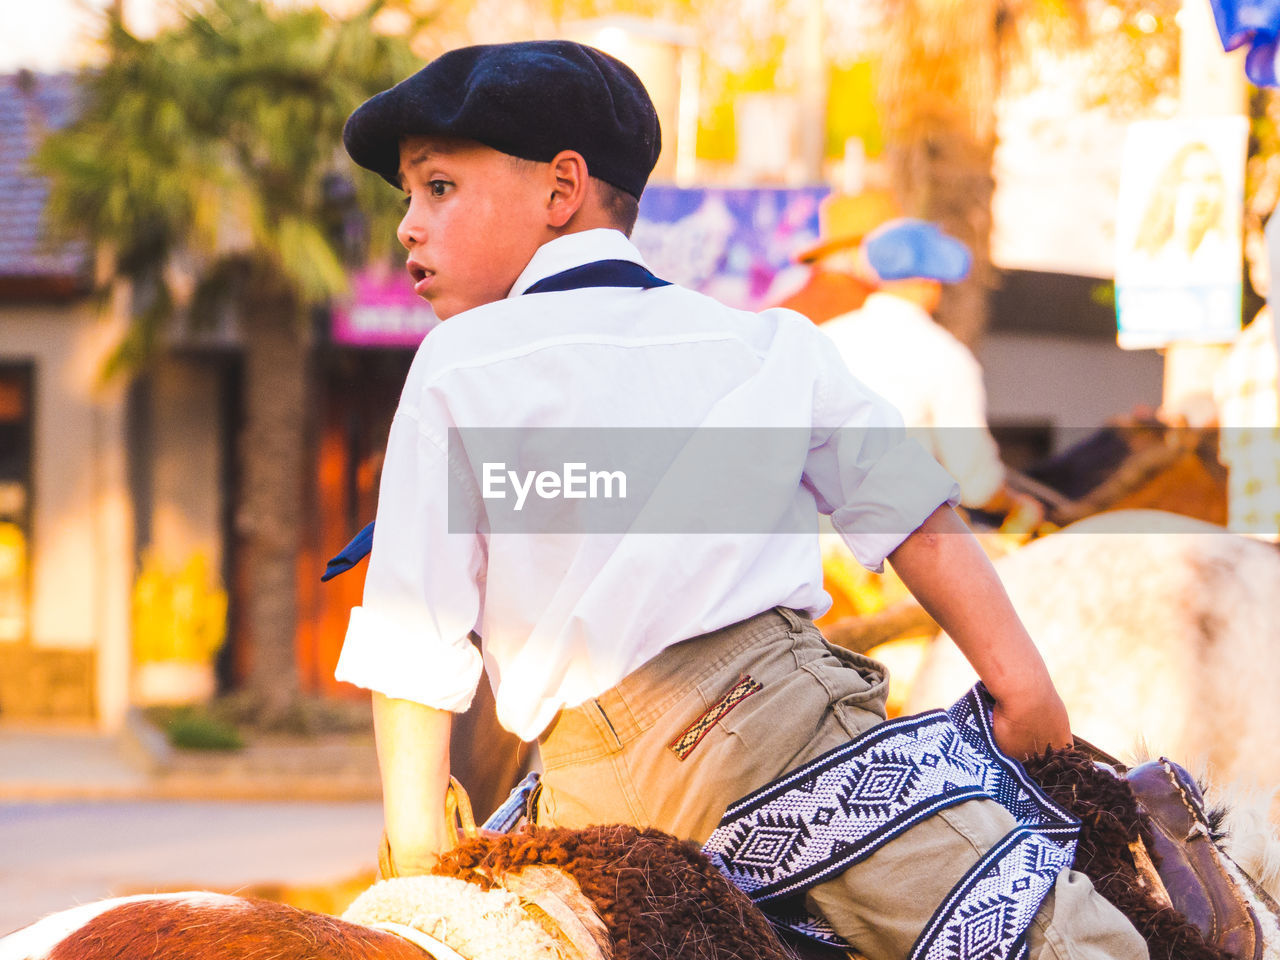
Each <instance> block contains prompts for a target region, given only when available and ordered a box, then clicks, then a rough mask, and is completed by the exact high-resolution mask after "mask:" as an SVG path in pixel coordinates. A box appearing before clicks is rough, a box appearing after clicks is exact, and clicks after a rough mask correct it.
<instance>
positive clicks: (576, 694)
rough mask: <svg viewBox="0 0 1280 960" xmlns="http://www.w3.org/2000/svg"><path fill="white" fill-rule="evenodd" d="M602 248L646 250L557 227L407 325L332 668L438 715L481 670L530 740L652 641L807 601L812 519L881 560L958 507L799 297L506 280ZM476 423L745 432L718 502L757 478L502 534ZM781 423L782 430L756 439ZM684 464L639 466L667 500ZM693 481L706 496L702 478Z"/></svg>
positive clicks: (602, 233)
mask: <svg viewBox="0 0 1280 960" xmlns="http://www.w3.org/2000/svg"><path fill="white" fill-rule="evenodd" d="M605 259H618V260H630V261H634V262H637V263H641V262H642V261H641V258H640V255H639V253H638V251H637V250H636V249H635V247H634V246H633V245H632V244H631V242H630V241H629V240H628V239H627V238H626V237H625V236H623V234H621V233H620V232H617V231H614V230H590V231H585V232H582V233H575V234H570V235H567V236H564V237H560V238H558V239H556V240H553V241H551V242H550V243H548V244H546V245H544V246H543V247H541V248H540V249H539V250H538V251H537V253H536V254H535V255H534V257H533V258H532V259H531V260H530V262H529V265H528V267H527V268H526V269H525V270H524V272H523V273H522V274H521V275H520V277H519V279H518V280H517V281H516V283H515V285H514V286H513V287H512V289H511V292H510V295H509V297H508V298H507V299H505V300H501V301H498V302H496V303H490V304H486V305H484V306H481V307H477V308H475V309H473V310H469V311H466V312H464V313H461V314H458V315H457V316H454V317H453V318H451V319H449V320H447V321H446V322H445V323H443V324H441V325H440V326H439V327H438V328H436V329H435V330H433V331H432V332H431V333H430V334H429V335H428V336H427V338H426V339H425V340H424V342H423V344H422V346H421V348H420V349H419V350H418V354H417V356H416V358H415V359H414V362H413V366H412V368H411V370H410V372H409V376H408V378H407V380H406V383H405V388H404V392H403V394H402V396H401V399H400V405H399V408H398V409H397V411H396V415H395V419H394V421H393V423H392V426H391V433H390V437H389V439H388V442H387V455H386V459H385V461H384V465H383V474H382V485H381V489H380V493H379V502H378V513H377V526H376V528H375V534H374V540H373V552H372V554H371V556H370V560H369V570H368V574H367V577H366V581H365V592H364V600H363V605H362V606H360V607H356V608H355V609H353V610H352V611H351V621H350V625H349V627H348V630H347V636H346V641H345V644H344V646H343V650H342V655H341V658H340V660H339V663H338V668H337V673H336V675H337V677H338V679H340V680H345V681H348V682H350V683H354V684H357V685H359V686H363V687H367V688H370V689H373V690H377V691H380V692H382V693H383V694H385V695H387V696H390V697H396V698H402V699H408V700H414V701H417V702H420V703H424V704H427V705H429V706H433V707H438V708H441V709H446V710H455V711H457V710H464V709H466V708H467V706H468V705H469V704H470V701H471V697H472V696H473V694H474V692H475V687H476V684H477V683H478V682H479V677H480V672H481V668H482V665H483V667H484V668H485V670H486V671H487V673H488V676H489V681H490V683H491V684H492V685H493V689H494V693H495V698H496V701H497V712H498V718H499V720H500V721H501V723H502V724H503V726H505V727H506V728H507V729H509V730H511V731H513V732H514V733H516V734H517V735H519V736H521V737H523V738H525V739H527V740H531V739H534V738H536V737H537V735H538V734H539V733H540V732H541V731H542V730H543V729H544V728H545V727H546V726H547V724H548V723H550V721H551V720H552V719H553V718H554V716H555V714H556V712H557V711H559V710H560V709H561V708H562V707H565V706H572V705H576V704H579V703H582V702H584V701H586V700H588V699H590V698H592V697H595V696H598V695H599V694H600V693H602V692H604V691H605V690H607V689H609V688H610V687H612V686H614V685H616V684H617V683H618V682H619V681H620V680H622V678H623V677H625V676H626V675H627V674H628V673H630V672H631V671H633V670H635V669H636V668H637V667H639V666H640V665H641V664H643V663H645V662H646V661H647V660H649V659H651V658H652V657H653V656H655V655H656V654H658V653H659V652H661V651H662V650H663V649H664V648H665V647H667V646H670V645H671V644H674V643H676V642H679V641H681V640H685V639H688V638H690V637H694V636H698V635H700V634H703V633H707V632H709V631H712V630H716V629H719V628H721V627H724V626H727V625H729V624H732V623H736V622H738V621H740V620H744V619H746V618H748V617H751V616H754V615H755V614H758V613H760V612H762V611H764V610H768V609H770V608H771V607H774V606H777V605H784V606H788V607H792V608H794V609H798V610H804V611H807V612H808V613H809V614H811V615H814V616H817V615H820V614H821V613H823V612H824V611H825V610H826V609H827V608H828V607H829V605H830V598H829V597H828V596H827V594H826V592H825V591H824V590H823V588H822V566H821V561H820V556H819V548H818V537H817V523H818V514H819V513H823V514H830V515H831V517H832V522H833V524H834V526H835V528H836V529H837V530H838V531H839V532H840V533H841V534H842V535H843V536H844V537H845V539H846V540H847V542H848V543H849V545H850V547H851V548H852V550H853V552H854V553H855V555H856V556H857V557H858V559H859V561H860V562H862V563H863V564H865V565H867V566H868V567H872V568H878V567H880V566H881V564H882V563H883V560H884V558H885V556H886V555H887V554H888V553H890V552H891V551H892V550H893V549H894V548H896V547H897V546H898V544H899V543H901V541H902V540H904V539H905V538H906V536H907V535H908V534H909V533H910V532H911V531H912V530H914V529H915V528H916V527H917V526H919V524H920V523H921V522H923V520H924V519H925V518H926V517H927V516H928V515H929V514H930V513H932V512H933V510H935V509H936V508H937V507H938V506H939V505H940V504H941V503H943V502H947V501H948V500H950V501H951V502H955V498H956V496H957V495H958V491H957V489H956V487H955V484H954V482H953V481H952V480H951V478H950V477H949V476H948V475H947V474H946V473H945V471H943V470H942V468H941V467H939V466H938V464H937V462H936V461H935V460H933V458H932V457H930V456H929V455H928V454H927V453H925V452H924V450H923V448H921V447H920V446H919V445H918V444H916V443H914V442H912V441H910V440H907V439H906V438H905V435H904V433H903V431H902V427H901V421H900V419H899V417H898V415H897V413H896V412H895V411H894V410H893V409H892V408H891V407H890V406H889V405H888V404H886V403H884V402H883V401H882V400H880V399H879V398H878V397H877V396H875V395H874V394H873V393H871V392H870V391H868V390H867V389H866V388H865V387H863V386H862V385H861V384H859V383H858V382H857V381H855V380H854V379H853V378H852V376H851V375H850V374H849V372H848V370H847V369H846V368H845V366H844V364H843V362H842V361H841V359H840V357H839V354H838V353H837V352H836V350H835V349H834V348H833V347H832V345H831V344H830V342H829V341H828V340H827V339H826V338H825V337H824V336H823V335H822V334H821V333H819V332H818V331H817V330H816V329H815V328H814V326H813V324H812V323H810V322H809V321H808V320H807V319H805V318H804V317H802V316H800V315H799V314H796V313H793V312H791V311H787V310H769V311H765V312H764V313H760V314H755V313H749V312H744V311H740V310H733V309H730V308H728V307H726V306H724V305H722V304H720V303H718V302H716V301H714V300H711V299H709V298H707V297H704V296H702V295H700V294H697V293H694V292H692V291H690V290H686V289H683V288H681V287H678V286H665V287H659V288H655V289H649V290H640V289H635V288H618V287H593V288H586V289H577V290H569V291H564V292H555V293H535V294H529V295H527V296H522V295H521V294H523V292H524V291H525V290H526V289H527V288H528V287H529V286H530V285H532V284H533V283H535V282H536V281H538V280H540V279H542V278H544V277H548V276H551V275H553V274H556V273H559V272H561V271H563V270H566V269H568V268H571V267H575V266H579V265H581V264H585V263H589V262H592V261H595V260H605ZM492 427H500V428H511V432H512V435H514V436H533V435H535V434H537V433H538V431H540V430H542V429H543V428H572V429H573V430H589V429H593V430H594V431H595V432H596V433H604V432H605V431H607V435H608V436H610V437H614V438H621V441H620V442H622V443H623V445H624V446H625V445H626V444H627V443H629V442H630V441H629V440H628V438H629V437H631V436H632V434H629V433H628V432H627V431H628V430H629V429H634V428H649V429H650V430H652V428H665V429H668V430H673V429H684V430H686V431H691V432H692V431H696V432H697V433H698V435H699V436H704V435H708V432H713V431H716V430H717V429H718V428H734V429H738V430H740V431H741V434H740V435H741V436H742V437H743V442H742V443H741V444H738V445H737V447H736V448H735V449H734V450H731V451H729V454H728V457H727V459H730V460H735V458H736V460H737V461H740V463H741V465H743V467H742V469H739V468H738V467H739V464H738V463H737V462H735V464H734V469H733V472H731V473H728V474H724V475H722V476H727V477H728V481H727V482H726V484H725V494H726V497H729V494H730V492H731V491H729V490H728V489H727V488H728V486H730V485H734V484H736V483H737V481H738V479H739V478H741V479H742V482H743V483H746V484H748V485H750V484H752V483H755V484H756V486H754V487H752V488H751V489H752V493H751V496H750V498H749V502H750V506H751V517H750V521H751V522H750V523H749V524H747V525H746V526H745V527H744V526H743V524H742V523H740V522H738V523H735V522H734V520H733V519H729V520H727V521H724V518H720V519H717V520H714V521H713V520H708V521H706V522H704V523H699V522H696V521H695V522H693V523H688V522H687V520H686V521H684V522H682V525H681V526H680V527H679V529H670V530H664V529H662V528H661V524H659V525H658V527H656V528H655V527H650V529H656V530H657V532H645V533H635V532H632V533H627V532H626V529H625V525H620V526H619V527H618V528H617V529H603V530H600V529H598V525H597V527H590V530H592V531H595V532H580V531H582V530H583V529H584V528H583V527H582V526H581V525H579V526H577V527H575V526H574V524H573V522H572V520H570V521H567V522H566V523H565V525H564V526H562V527H556V528H552V529H545V530H539V531H535V532H522V531H519V530H508V531H505V532H504V531H503V530H500V529H499V528H500V526H501V523H502V522H505V521H499V520H498V519H496V517H497V515H496V514H495V513H494V508H495V503H494V501H492V500H490V499H488V498H487V497H486V496H485V494H487V493H490V492H492V490H490V489H489V487H486V486H485V482H486V481H485V480H484V479H483V478H482V477H481V473H482V472H483V470H484V466H483V465H482V464H479V463H476V462H473V461H472V460H470V459H468V456H467V455H466V452H465V448H466V447H467V443H466V438H467V431H468V430H469V429H473V428H492ZM741 428H761V429H762V431H764V432H761V433H758V434H752V432H751V431H749V430H748V431H742V430H741ZM772 428H784V432H783V433H782V434H778V433H776V432H768V431H769V430H770V429H772ZM787 431H789V432H787ZM593 435H594V434H593ZM650 435H651V434H645V436H650ZM656 435H657V436H660V437H661V436H663V434H662V433H661V432H658V433H657V434H656ZM738 435H739V434H732V433H728V432H724V431H722V432H721V433H719V434H716V436H730V437H732V436H738ZM779 435H781V436H783V437H794V436H799V437H800V439H801V442H799V443H794V442H782V443H778V442H773V441H771V440H768V439H767V438H769V437H774V438H776V437H777V436H779ZM635 436H636V437H639V436H640V434H639V433H636V434H635ZM757 436H758V437H761V438H765V439H762V440H761V441H760V442H759V443H758V444H757V443H756V442H755V441H754V440H753V437H757ZM459 438H462V439H461V440H460V439H459ZM695 439H696V438H695ZM451 444H452V446H451ZM689 446H690V447H691V448H694V447H696V444H695V443H693V442H692V441H691V442H690V444H689ZM710 446H711V448H714V449H722V447H717V446H716V445H715V444H711V445H710ZM451 450H452V452H453V455H452V456H451ZM680 452H681V453H686V452H687V451H686V450H683V449H682V450H681V451H680ZM753 456H755V460H753V459H752V457H753ZM675 459H676V460H680V459H681V458H680V457H676V458H675ZM718 465H719V461H718ZM683 468H684V472H683V473H682V472H680V470H678V469H677V466H676V465H675V464H674V463H673V464H672V465H671V466H670V469H667V468H666V467H665V466H663V465H659V466H658V467H657V468H655V470H654V473H655V474H656V476H657V478H658V480H661V479H662V478H663V477H664V476H665V477H666V478H667V479H668V480H670V478H671V477H673V476H675V477H679V478H681V479H680V481H679V482H677V483H670V482H668V484H667V487H666V488H663V487H662V484H661V483H659V484H658V489H661V490H662V492H663V495H664V496H666V497H668V498H670V497H671V493H672V490H671V488H672V487H675V488H676V491H677V493H678V492H679V491H680V490H682V489H683V488H684V481H685V480H687V479H689V478H692V479H693V481H694V482H693V485H694V486H697V470H696V468H695V469H694V470H693V471H692V472H691V471H690V470H689V469H688V464H687V463H685V464H684V465H683ZM712 472H714V471H712ZM762 478H763V479H762ZM490 479H492V478H490ZM565 483H566V489H567V481H565ZM548 489H551V490H552V492H553V493H554V489H553V488H552V487H549V488H548ZM632 495H633V496H635V495H636V494H635V493H634V492H633V494H632ZM654 496H655V497H656V496H657V494H656V493H655V494H654ZM691 496H692V497H694V498H695V500H696V498H697V497H698V496H701V497H703V498H704V500H702V501H699V502H700V503H706V504H709V505H710V506H711V507H712V508H714V506H715V500H714V491H713V492H712V495H711V496H712V498H711V499H705V498H707V496H708V492H707V491H706V490H701V491H697V492H696V493H691ZM560 503H561V505H562V506H563V505H564V504H567V503H569V501H560ZM510 504H511V501H510V500H507V501H504V502H503V504H502V507H503V508H504V509H505V510H506V511H508V512H507V513H506V514H505V515H504V516H505V518H506V519H510V517H511V516H512V514H510V510H511V505H510ZM579 504H585V501H577V502H575V503H574V504H572V505H571V506H572V508H574V509H576V508H577V506H578V505H579ZM640 506H643V504H642V505H640ZM714 512H715V511H714V509H711V510H710V511H709V514H714ZM641 513H643V510H642V511H641ZM553 515H555V516H560V515H559V514H553ZM629 516H630V518H631V520H634V519H635V514H634V513H632V514H630V515H629ZM738 520H741V518H738ZM722 521H723V522H722ZM629 522H630V521H629ZM800 531H806V532H800ZM472 631H474V632H475V633H476V634H478V635H479V636H480V637H481V638H482V644H481V649H480V650H477V649H476V647H475V646H474V645H473V644H472V642H471V641H470V639H469V637H468V635H469V634H470V633H471V632H472Z"/></svg>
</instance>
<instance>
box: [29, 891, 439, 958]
mask: <svg viewBox="0 0 1280 960" xmlns="http://www.w3.org/2000/svg"><path fill="white" fill-rule="evenodd" d="M425 956H426V953H425V952H424V951H422V950H420V949H419V948H418V947H416V946H414V945H413V944H411V943H409V942H407V941H405V940H402V939H400V938H399V937H397V936H395V935H394V934H390V933H383V932H381V931H377V930H370V929H369V928H367V927H361V926H357V925H356V924H352V923H345V922H343V921H342V920H338V919H337V918H335V917H327V916H324V915H323V914H319V913H310V912H308V911H305V910H297V909H295V908H293V907H288V906H285V905H283V904H279V903H272V902H270V901H268V900H241V901H238V902H233V903H230V904H227V905H224V904H207V903H188V902H184V901H180V900H159V899H157V900H140V901H134V902H131V903H125V904H122V905H121V906H118V907H115V908H114V909H111V910H107V911H106V912H104V913H101V914H99V915H98V916H96V917H94V918H93V919H92V920H90V921H89V922H88V923H86V924H85V925H84V926H82V927H80V928H79V929H78V930H75V931H73V932H72V933H70V934H69V935H68V936H67V937H65V938H64V939H63V940H62V941H61V942H60V943H58V944H57V945H56V946H55V947H54V948H53V950H52V951H51V952H50V953H49V954H48V960H121V958H128V960H316V958H321V957H322V958H324V960H423V958H424V957H425Z"/></svg>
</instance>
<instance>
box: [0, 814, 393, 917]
mask: <svg viewBox="0 0 1280 960" xmlns="http://www.w3.org/2000/svg"><path fill="white" fill-rule="evenodd" d="M381 829H382V811H381V807H380V805H379V804H377V803H376V802H361V803H307V804H296V803H243V802H216V803H215V802H185V801H118V802H117V801H106V802H98V803H52V804H12V805H4V804H0V935H3V934H4V933H7V932H9V931H10V930H13V929H15V928H17V927H20V926H23V925H25V924H27V923H29V922H31V921H32V920H35V919H37V918H38V917H40V916H42V915H44V914H46V913H49V912H51V911H54V910H59V909H62V908H63V907H69V906H73V905H75V904H77V903H83V902H85V901H88V900H95V899H98V898H100V897H104V896H111V895H114V894H118V893H138V892H143V891H147V890H151V889H191V888H209V889H217V890H224V891H231V890H235V889H237V888H240V887H243V886H245V885H249V884H258V883H271V882H284V883H295V884H318V883H327V882H332V881H341V880H346V879H350V878H351V877H352V876H354V875H356V874H358V873H360V872H362V871H369V870H372V869H373V868H374V866H375V864H376V855H377V843H378V837H379V835H380V832H381Z"/></svg>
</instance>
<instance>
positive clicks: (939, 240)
mask: <svg viewBox="0 0 1280 960" xmlns="http://www.w3.org/2000/svg"><path fill="white" fill-rule="evenodd" d="M862 250H863V253H864V254H865V255H866V258H867V263H869V264H870V265H871V269H872V270H874V271H875V272H876V275H877V276H878V277H879V278H880V279H881V280H940V281H941V282H943V283H958V282H960V281H961V280H963V279H964V278H965V277H967V276H968V275H969V266H970V264H971V263H972V260H973V258H972V257H971V256H970V254H969V248H968V247H966V246H965V245H964V244H963V243H962V242H961V241H959V240H957V239H956V238H955V237H952V236H949V235H947V234H945V233H943V232H942V231H941V230H939V229H938V227H937V226H936V225H935V224H932V223H930V222H928V221H927V220H912V219H909V218H905V217H904V218H902V219H898V220H890V221H889V222H888V223H886V224H883V225H881V226H879V227H877V228H876V229H875V230H873V231H871V233H869V234H867V239H866V240H864V241H863V244H862Z"/></svg>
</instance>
